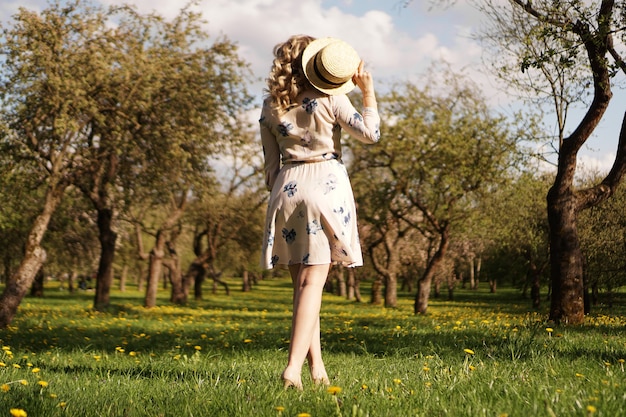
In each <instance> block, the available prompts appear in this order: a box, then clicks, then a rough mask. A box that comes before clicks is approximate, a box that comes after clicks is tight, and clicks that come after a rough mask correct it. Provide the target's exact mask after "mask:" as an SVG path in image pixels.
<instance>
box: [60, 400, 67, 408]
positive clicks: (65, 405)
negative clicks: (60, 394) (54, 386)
mask: <svg viewBox="0 0 626 417" xmlns="http://www.w3.org/2000/svg"><path fill="white" fill-rule="evenodd" d="M59 407H60V408H65V407H67V403H66V402H65V401H61V402H60V403H59Z"/></svg>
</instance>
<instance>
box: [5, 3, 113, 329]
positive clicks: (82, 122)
mask: <svg viewBox="0 0 626 417" xmlns="http://www.w3.org/2000/svg"><path fill="white" fill-rule="evenodd" d="M66 18H68V16H67V11H66V10H64V9H60V8H59V9H57V10H47V11H44V12H43V13H42V14H41V15H38V14H36V13H33V12H30V11H27V10H25V9H20V12H19V13H18V14H17V15H15V16H14V20H15V24H14V25H13V26H12V27H11V28H3V30H2V38H1V40H0V49H1V51H2V56H3V66H2V73H1V78H0V100H1V101H0V102H1V105H2V111H1V112H0V117H2V123H0V125H2V126H3V127H4V129H3V130H2V132H1V133H2V135H1V137H0V140H1V146H2V152H5V153H6V154H7V155H10V156H11V157H12V160H13V161H15V162H16V163H18V164H21V163H24V164H28V165H29V166H30V167H32V168H33V171H32V173H33V175H34V176H35V178H36V179H37V181H38V182H39V183H40V184H41V186H42V188H43V189H44V190H45V191H44V192H43V193H42V197H41V199H40V200H39V201H38V203H37V205H38V209H39V214H38V215H37V216H36V217H35V219H34V220H33V221H32V223H31V225H30V231H29V233H28V237H27V238H26V245H25V251H24V256H23V258H22V261H21V263H20V265H19V267H18V268H17V270H16V271H15V272H14V273H13V275H12V276H11V278H10V279H9V281H8V282H7V285H6V287H5V289H4V292H3V293H2V296H1V297H0V328H3V327H6V326H8V325H9V324H10V323H11V321H12V319H13V317H14V316H15V313H16V312H17V308H18V306H19V304H20V302H21V300H22V298H23V297H24V295H25V294H26V292H27V291H28V288H30V286H31V285H32V283H33V280H34V278H35V275H36V274H37V272H38V271H39V270H40V269H41V266H42V265H43V263H44V261H45V259H46V251H45V250H44V249H43V247H42V246H41V242H42V239H43V237H44V234H45V232H46V229H47V227H48V223H49V222H50V218H51V217H52V215H53V213H54V211H55V210H56V208H57V207H58V205H59V203H60V202H61V199H62V196H63V193H64V192H65V190H66V188H67V187H68V186H69V185H70V184H71V183H72V182H73V181H74V179H75V178H74V177H73V175H74V174H75V171H74V167H75V166H76V165H77V164H79V163H80V159H81V157H82V156H83V154H82V150H81V146H80V145H79V144H80V143H81V141H84V140H87V138H88V137H89V134H90V128H89V123H90V121H91V120H92V119H93V118H94V117H95V116H96V108H97V103H96V102H95V98H94V97H93V95H91V94H90V92H92V91H93V90H92V89H93V86H92V85H91V83H90V82H91V75H90V71H91V70H92V68H91V67H89V65H85V62H86V61H88V56H89V54H86V52H85V51H86V50H88V49H89V48H92V47H93V45H90V44H89V43H88V42H85V39H89V38H90V37H95V36H96V35H95V34H96V33H99V31H100V29H101V27H100V26H99V25H98V19H99V16H89V17H86V18H85V19H84V20H81V21H72V24H71V25H65V24H64V19H66ZM70 20H71V19H70ZM79 33H80V34H83V35H88V36H78V34H79ZM68 38H71V40H72V47H71V48H70V47H69V46H68Z"/></svg>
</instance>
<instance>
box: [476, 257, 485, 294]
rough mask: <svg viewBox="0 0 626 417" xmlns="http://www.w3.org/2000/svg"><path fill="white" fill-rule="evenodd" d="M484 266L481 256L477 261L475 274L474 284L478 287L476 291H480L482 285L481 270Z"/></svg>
mask: <svg viewBox="0 0 626 417" xmlns="http://www.w3.org/2000/svg"><path fill="white" fill-rule="evenodd" d="M482 264H483V258H481V257H480V256H479V257H478V258H477V259H476V262H475V268H474V270H475V272H474V284H475V285H476V287H475V288H474V289H478V286H479V285H480V269H481V267H482Z"/></svg>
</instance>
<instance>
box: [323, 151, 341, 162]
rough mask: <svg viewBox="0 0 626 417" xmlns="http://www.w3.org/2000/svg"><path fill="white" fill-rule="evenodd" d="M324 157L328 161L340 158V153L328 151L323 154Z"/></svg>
mask: <svg viewBox="0 0 626 417" xmlns="http://www.w3.org/2000/svg"><path fill="white" fill-rule="evenodd" d="M322 158H324V159H325V160H326V161H332V160H333V159H339V154H338V153H337V152H326V153H324V154H322Z"/></svg>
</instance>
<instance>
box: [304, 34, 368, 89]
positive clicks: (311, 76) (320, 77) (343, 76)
mask: <svg viewBox="0 0 626 417" xmlns="http://www.w3.org/2000/svg"><path fill="white" fill-rule="evenodd" d="M360 62H361V58H359V54H357V52H356V51H355V50H354V48H352V47H351V46H350V45H348V44H347V43H346V42H344V41H342V40H339V39H335V38H320V39H316V40H314V41H313V42H311V43H310V44H309V45H308V46H307V47H306V48H305V49H304V52H302V68H303V69H304V75H305V76H306V78H307V79H308V80H309V82H310V83H311V84H312V85H313V87H315V88H316V89H318V90H319V91H321V92H322V93H326V94H329V95H337V94H346V93H348V92H349V91H351V90H352V89H353V88H354V87H355V85H354V83H353V82H352V76H353V75H354V73H356V70H357V69H358V68H359V63H360Z"/></svg>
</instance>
